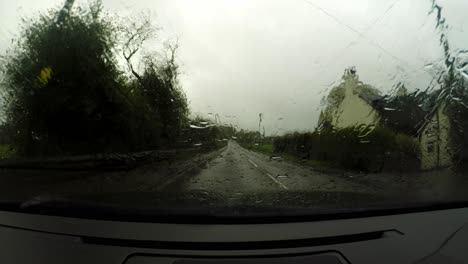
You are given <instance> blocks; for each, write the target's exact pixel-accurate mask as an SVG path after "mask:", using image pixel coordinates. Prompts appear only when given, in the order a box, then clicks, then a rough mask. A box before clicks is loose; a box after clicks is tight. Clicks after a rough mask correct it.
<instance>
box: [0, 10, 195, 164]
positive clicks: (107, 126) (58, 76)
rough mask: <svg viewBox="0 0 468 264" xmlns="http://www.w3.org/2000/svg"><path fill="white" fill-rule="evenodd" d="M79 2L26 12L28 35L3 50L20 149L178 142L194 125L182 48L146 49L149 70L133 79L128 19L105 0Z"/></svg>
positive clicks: (125, 147) (113, 148) (76, 150)
mask: <svg viewBox="0 0 468 264" xmlns="http://www.w3.org/2000/svg"><path fill="white" fill-rule="evenodd" d="M72 5H73V1H68V2H67V6H66V8H67V9H68V10H65V8H64V9H62V10H51V11H49V12H48V13H45V14H40V15H39V16H38V17H34V18H32V19H29V20H24V21H23V29H22V32H21V35H20V36H19V38H18V39H17V41H16V42H15V44H14V46H13V48H12V49H11V50H10V51H9V52H8V53H7V54H6V55H5V56H4V57H3V62H4V63H2V66H1V70H2V72H3V73H4V76H5V82H4V84H3V87H5V91H3V93H1V94H2V95H3V101H5V102H6V104H5V105H6V109H5V113H6V124H8V127H9V128H11V129H10V130H9V131H10V133H9V136H10V137H11V140H10V143H11V144H13V146H14V148H15V149H17V151H18V155H20V156H40V155H73V154H84V153H96V152H128V151H139V150H145V149H154V148H161V147H166V146H169V145H171V144H172V142H175V141H176V138H177V137H178V136H180V131H181V130H182V129H183V127H186V126H187V125H188V106H187V100H186V97H185V94H184V93H183V91H182V90H181V88H180V87H179V85H178V81H177V78H178V75H177V70H178V68H177V67H178V66H177V64H176V63H175V59H174V56H175V49H174V50H172V53H171V57H170V58H168V59H166V60H162V61H156V60H155V59H154V58H152V57H150V56H148V57H146V58H145V60H144V61H143V65H144V73H143V74H142V76H141V78H139V79H138V80H133V79H129V78H127V77H126V75H125V73H124V72H123V71H122V70H121V69H120V68H119V67H118V63H117V61H118V59H117V51H118V50H119V49H120V48H121V47H120V46H119V45H120V43H121V39H122V35H124V33H122V30H121V29H122V28H125V27H123V26H122V25H120V24H119V23H121V22H119V21H120V20H118V19H116V18H115V17H112V16H109V15H106V14H105V13H104V12H103V7H102V4H101V2H100V1H95V2H91V3H90V4H89V6H87V7H77V8H75V9H72V10H70V9H71V7H72ZM145 25H146V24H145ZM143 40H144V39H143ZM143 40H142V41H143ZM141 44H142V42H138V43H137V44H135V43H132V45H133V46H132V48H133V49H135V51H136V50H138V49H139V48H140V46H138V45H141ZM127 48H128V47H127ZM132 51H133V50H132ZM132 73H135V74H136V72H135V71H134V70H133V68H132ZM136 75H137V76H139V75H138V74H136Z"/></svg>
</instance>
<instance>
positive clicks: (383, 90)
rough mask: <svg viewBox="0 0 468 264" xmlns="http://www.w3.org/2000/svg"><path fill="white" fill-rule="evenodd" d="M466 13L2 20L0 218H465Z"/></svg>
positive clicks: (439, 0) (230, 12)
mask: <svg viewBox="0 0 468 264" xmlns="http://www.w3.org/2000/svg"><path fill="white" fill-rule="evenodd" d="M466 10H468V1H462V0H459V1H448V0H418V1H400V0H381V1H368V0H356V1H329V0H295V1H285V0H278V1H270V0H256V1H250V0H239V1H230V0H222V1H214V0H202V1H189V0H176V1H173V0H157V1H150V0H130V1H112V0H102V1H100V0H91V1H87V0H86V1H84V0H43V1H33V0H21V1H6V2H3V3H2V8H1V9H0V16H1V17H2V24H1V25H0V36H1V37H0V183H1V184H0V203H5V204H9V205H12V204H13V205H15V206H18V208H21V209H25V210H26V209H28V208H31V207H37V206H39V207H40V206H51V204H52V203H56V202H57V201H60V202H61V203H63V205H64V209H67V208H72V207H73V205H76V204H80V205H81V207H84V208H85V210H84V211H86V208H89V209H90V208H92V207H94V206H95V207H106V206H112V208H117V210H118V208H126V209H138V208H140V209H141V208H145V210H150V211H151V210H154V211H155V212H156V211H157V210H161V209H171V210H172V211H173V212H181V211H184V210H192V211H193V210H198V209H200V208H205V209H207V210H206V211H203V210H202V211H198V212H205V213H206V214H209V212H213V211H210V210H211V209H213V208H217V209H219V210H220V211H219V212H224V213H226V214H237V215H242V214H243V213H242V211H239V210H240V209H239V208H244V209H246V208H247V209H248V210H246V211H244V213H245V215H249V214H250V213H252V212H253V213H262V212H264V213H267V214H271V215H279V214H284V213H285V212H289V211H291V212H292V211H294V210H298V209H300V210H301V212H307V213H308V214H314V213H315V212H323V210H331V211H332V210H335V209H336V210H345V211H346V210H356V209H359V210H362V209H366V208H367V209H368V208H388V207H389V206H392V207H405V206H408V205H411V204H413V203H423V204H433V203H445V202H447V203H448V202H454V201H465V200H467V199H468V193H467V192H466V190H467V188H468V178H467V177H466V171H467V166H466V165H467V161H468V136H467V135H466V134H465V131H467V130H468V34H466V32H465V29H466V27H467V26H468V22H467V20H466V17H465V16H466ZM67 206H68V207H67ZM70 210H71V209H70Z"/></svg>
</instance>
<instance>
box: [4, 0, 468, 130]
mask: <svg viewBox="0 0 468 264" xmlns="http://www.w3.org/2000/svg"><path fill="white" fill-rule="evenodd" d="M63 2H64V0H40V1H37V0H16V1H4V0H2V3H1V4H0V17H1V20H2V23H1V25H0V49H1V50H0V51H1V52H3V51H4V50H5V49H6V48H7V47H8V46H9V45H10V43H11V38H12V37H14V35H15V34H16V33H17V31H18V25H19V23H20V18H21V17H24V16H26V17H28V16H31V15H33V14H35V13H37V12H39V11H44V10H46V9H48V8H50V7H54V6H61V5H62V4H63ZM85 3H86V1H84V0H76V4H85ZM103 3H104V6H105V7H106V8H107V9H108V10H110V11H112V12H116V13H119V14H120V15H132V14H137V13H138V12H140V11H141V10H149V11H150V12H151V15H152V17H153V20H154V22H155V24H156V25H158V26H161V27H162V28H163V29H162V31H161V32H160V34H161V35H160V37H159V39H158V40H153V41H152V42H150V43H148V45H147V47H148V48H152V47H156V46H157V43H158V41H159V42H160V41H161V40H162V39H168V38H176V37H177V38H178V39H179V44H180V50H179V62H180V63H181V64H182V70H183V75H182V76H181V83H182V86H183V89H184V90H185V92H186V93H187V96H188V99H189V101H190V106H191V109H192V112H194V113H201V114H203V115H206V116H207V115H208V114H209V113H213V114H214V113H218V114H219V115H220V117H221V119H222V121H225V122H231V123H233V124H237V125H239V126H240V127H242V128H248V129H256V128H257V127H258V114H259V113H264V116H265V118H264V125H265V129H266V131H267V134H275V133H283V132H284V131H292V130H310V129H314V127H315V126H316V124H317V120H318V115H319V110H320V107H321V105H320V101H321V99H322V97H323V96H324V95H326V94H327V92H328V91H329V89H330V88H331V87H333V85H334V84H336V83H337V82H339V79H340V77H341V75H342V73H343V71H344V69H345V68H346V67H349V66H356V68H357V70H358V74H359V76H360V79H361V80H362V81H363V82H365V83H368V84H371V85H373V86H375V87H376V88H378V89H379V90H381V91H382V93H387V92H389V91H390V89H391V88H392V87H393V86H394V85H395V83H396V82H398V81H404V82H405V83H406V85H407V86H408V87H409V88H410V89H416V88H421V89H424V88H425V87H426V86H427V85H428V83H429V81H430V80H431V76H432V75H434V72H435V71H436V69H437V68H438V67H440V65H441V64H440V62H441V58H442V50H441V48H440V46H439V43H438V39H439V35H438V34H437V32H436V31H435V16H434V15H428V12H429V10H430V6H431V1H430V0H353V1H349V0H342V1H338V0H337V1H331V0H308V1H304V0H256V1H254V0H224V1H223V0H197V1H195V0H159V1H158V0H125V1H112V0H103ZM439 3H440V4H441V5H442V6H444V11H443V14H444V16H445V17H446V18H447V23H448V25H450V26H451V27H450V29H449V32H450V35H449V36H450V41H451V45H452V47H453V50H452V51H453V52H457V51H458V49H461V48H468V47H467V46H468V45H467V44H466V43H468V34H467V33H466V32H464V30H465V29H466V27H467V25H468V20H467V19H466V17H464V16H465V15H466V11H467V10H468V1H464V0H445V1H439ZM463 43H465V46H462V45H463ZM233 116H234V118H233Z"/></svg>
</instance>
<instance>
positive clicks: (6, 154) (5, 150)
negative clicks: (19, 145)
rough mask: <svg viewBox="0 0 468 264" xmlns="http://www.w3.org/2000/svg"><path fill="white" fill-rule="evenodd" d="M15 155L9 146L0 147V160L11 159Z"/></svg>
mask: <svg viewBox="0 0 468 264" xmlns="http://www.w3.org/2000/svg"><path fill="white" fill-rule="evenodd" d="M15 154H16V152H15V150H14V149H13V148H12V147H11V146H9V145H0V159H6V158H12V157H14V156H15Z"/></svg>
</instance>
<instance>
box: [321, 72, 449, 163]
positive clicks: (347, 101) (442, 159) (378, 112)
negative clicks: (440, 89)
mask: <svg viewBox="0 0 468 264" xmlns="http://www.w3.org/2000/svg"><path fill="white" fill-rule="evenodd" d="M405 92H406V89H405V88H404V87H403V88H402V89H401V90H399V91H398V92H397V95H400V96H401V95H403V94H404V93H405ZM382 98H383V96H381V95H380V93H379V91H378V90H376V89H375V88H373V87H371V86H369V85H366V84H364V83H362V82H360V81H359V77H358V75H357V74H356V70H355V69H354V68H351V69H347V70H346V71H345V74H344V75H343V78H342V82H341V84H340V85H338V86H337V87H335V88H333V89H332V90H331V91H330V93H329V95H328V97H327V103H328V105H327V107H326V109H325V110H324V111H322V112H321V114H320V119H319V127H321V126H323V125H324V124H325V123H327V124H329V125H331V126H333V127H335V128H346V127H357V126H362V125H364V126H385V122H383V120H382V118H383V116H382V111H395V110H397V109H390V108H385V107H383V108H382V107H381V108H380V109H379V107H378V102H379V101H380V102H382V101H383V100H382ZM415 107H417V106H415ZM408 109H415V108H414V107H408ZM419 110H420V111H421V109H419ZM409 111H411V110H409ZM411 115H412V113H403V116H408V118H409V117H410V116H411ZM416 119H417V118H416ZM406 121H407V122H408V121H409V122H410V123H411V125H412V126H413V125H414V127H418V128H419V129H417V130H416V132H415V133H414V134H411V135H410V136H412V137H414V138H416V139H417V140H418V141H419V143H420V144H419V145H420V153H421V154H420V159H421V169H422V170H429V169H436V168H442V167H448V166H450V165H452V151H451V149H452V148H451V144H452V142H451V140H450V119H449V116H448V115H447V113H446V105H445V104H442V105H439V106H435V107H434V108H433V110H432V111H429V112H427V113H425V114H424V116H422V118H421V120H415V119H408V120H406Z"/></svg>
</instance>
